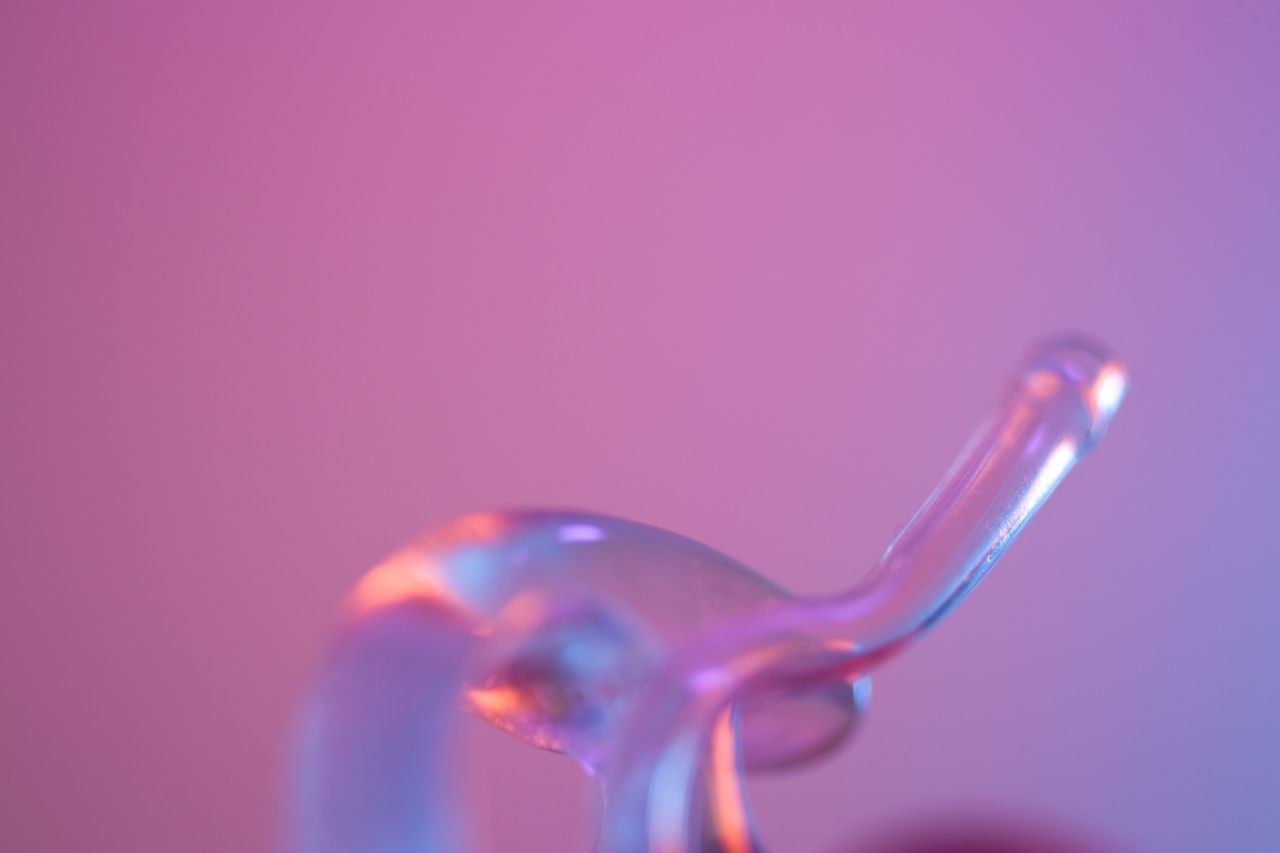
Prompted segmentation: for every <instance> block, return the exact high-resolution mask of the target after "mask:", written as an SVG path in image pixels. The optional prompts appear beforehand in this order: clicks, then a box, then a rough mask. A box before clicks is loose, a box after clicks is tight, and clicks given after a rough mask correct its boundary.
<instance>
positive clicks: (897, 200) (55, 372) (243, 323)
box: [0, 0, 1280, 853]
mask: <svg viewBox="0 0 1280 853" xmlns="http://www.w3.org/2000/svg"><path fill="white" fill-rule="evenodd" d="M1278 34H1280V5H1277V4H1268V3H1260V4H1242V3H1225V4H1222V3H1213V4H1210V3H1204V4H1200V5H1192V6H1187V5H1181V4H1175V3H1156V4H1151V5H1124V6H1119V5H1116V4H1113V3H1102V4H1097V5H1085V4H1082V3H1073V4H1070V5H1069V6H1055V7H1051V6H1049V5H1045V4H1008V5H988V4H976V3H945V4H944V3H937V4H930V5H916V4H893V5H891V6H887V7H871V6H861V5H859V6H856V7H852V8H850V7H848V6H847V5H846V4H826V5H810V4H753V5H750V6H744V5H741V4H715V5H712V4H701V3H699V4H674V5H667V6H659V5H657V4H652V3H645V4H637V5H635V6H634V7H633V8H631V9H629V10H626V11H623V10H619V9H617V8H614V4H607V3H606V4H583V5H578V6H562V5H558V4H555V5H550V4H544V3H535V4H523V3H511V4H507V5H505V6H489V5H485V4H475V3H465V4H463V3H458V4H452V3H450V4H445V3H436V2H394V3H383V2H372V3H351V4H349V5H336V4H330V5H324V6H323V7H321V6H317V5H314V4H303V3H292V4H279V3H264V2H259V0H252V1H251V2H250V0H244V1H243V2H221V3H217V4H213V3H210V4H191V3H170V2H152V3H106V2H103V3H99V2H84V3H78V4H70V3H45V2H32V3H14V2H6V3H5V4H4V6H3V10H2V11H0V110H2V113H0V115H2V116H3V125H2V126H0V127H2V131H0V132H2V134H3V136H2V137H0V181H2V184H0V217H2V218H0V287H2V288H3V303H2V305H0V355H2V358H0V370H2V371H3V374H2V381H3V398H2V399H3V407H2V409H0V429H2V431H3V436H2V437H3V445H2V446H3V448H4V449H3V469H2V470H0V501H2V503H0V536H2V544H3V552H2V553H3V557H4V564H3V565H4V575H3V579H4V590H3V597H2V598H0V667H2V669H0V677H2V682H0V720H2V723H3V725H2V726H0V788H2V790H0V848H3V849H5V850H12V851H86V850H94V851H106V852H107V853H115V851H190V852H191V853H203V851H210V852H211V853H212V851H229V850H268V849H272V848H274V847H275V846H277V845H278V843H279V838H280V812H281V805H280V804H281V790H282V782H281V777H282V768H283V766H284V763H285V756H286V753H287V740H288V731H289V726H290V723H291V717H292V715H293V714H294V712H295V710H296V708H297V702H298V697H299V695H300V691H301V690H302V689H303V687H304V685H305V684H306V683H307V680H308V678H309V677H310V676H311V675H312V673H313V672H314V671H315V667H316V666H317V663H318V661H319V660H320V659H321V656H322V653H323V650H324V648H325V644H326V640H327V638H328V637H329V636H330V632H331V629H332V627H333V625H334V620H335V615H336V612H337V609H338V606H339V603H340V601H341V598H342V596H343V594H344V593H345V591H346V590H347V589H348V588H349V587H350V586H351V584H352V582H353V581H354V580H355V579H356V577H357V576H358V574H359V573H360V572H361V571H362V570H363V569H364V568H366V567H368V566H370V565H371V564H373V563H374V562H375V561H377V560H378V559H380V558H381V557H382V556H383V555H384V554H386V553H387V552H388V551H390V550H391V549H393V548H394V547H396V546H398V545H399V544H401V543H403V542H405V541H407V540H408V539H409V538H410V537H411V536H412V535H414V534H415V533H416V532H417V531H418V530H420V529H422V528H424V527H427V526H431V525H434V524H438V523H440V522H442V521H445V520H447V519H449V518H450V517H452V516H454V515H456V514H459V513H462V512H464V511H467V510H471V509H475V508H483V507H491V506H508V505H568V506H576V507H581V508H586V509H591V510H598V511H602V512H608V513H614V514H619V515H623V516H626V517H631V518H636V519H640V520H644V521H648V522H650V523H653V524H657V525H660V526H663V527H668V528H671V529H673V530H676V531H679V532H681V533H684V534H687V535H690V536H693V537H695V538H698V539H701V540H703V541H705V542H707V543H709V544H711V545H713V546H715V547H718V548H720V549H722V550H725V551H727V552H729V553H731V554H733V555H735V556H737V557H739V558H741V559H743V560H745V561H746V562H748V563H749V564H751V565H753V566H757V567H759V568H760V569H761V570H762V571H764V572H765V573H767V574H769V575H770V576H772V577H773V578H775V579H777V580H779V581H781V582H782V583H784V584H785V585H787V586H789V587H791V588H793V589H795V590H798V591H800V592H804V593H814V592H819V591H831V590H834V589H837V588H839V587H841V586H842V585H845V584H847V583H849V582H850V581H851V580H852V579H854V578H855V577H857V576H858V575H859V574H860V573H861V572H862V571H863V570H864V569H865V568H866V567H868V566H870V564H871V563H872V562H873V561H874V559H875V558H876V557H877V556H878V554H879V552H880V550H881V549H882V548H883V547H884V545H885V544H887V542H888V541H889V539H890V537H891V535H892V532H893V530H894V528H895V527H896V526H897V525H899V524H901V523H903V522H904V521H905V520H906V519H907V518H908V517H909V516H910V514H911V513H912V511H913V510H914V509H915V507H916V506H917V505H918V504H919V502H920V501H921V500H922V499H923V498H924V497H925V495H926V494H927V492H928V491H929V489H930V488H931V487H932V485H933V483H934V482H935V481H936V479H937V478H938V477H939V476H940V475H941V473H942V471H943V470H944V468H945V467H946V465H947V464H948V462H949V461H950V459H951V457H952V455H953V454H954V453H955V452H956V451H957V450H958V449H959V447H960V445H961V443H962V442H963V440H964V439H965V438H966V436H967V435H968V432H969V430H970V429H971V428H972V427H973V426H974V425H975V424H976V422H977V420H978V419H979V417H980V416H981V415H982V414H983V413H984V412H985V410H986V408H987V406H988V404H989V403H990V401H991V399H992V396H993V394H994V392H995V390H996V388H997V386H998V383H999V382H1000V381H1002V379H1003V378H1004V376H1005V375H1006V374H1007V372H1008V370H1009V369H1010V368H1011V366H1012V365H1013V364H1014V363H1015V361H1016V360H1017V359H1018V358H1019V356H1020V354H1021V353H1022V351H1023V349H1024V347H1025V346H1026V345H1027V344H1028V343H1029V342H1030V341H1031V340H1032V339H1034V338H1036V337H1038V336H1040V335H1042V334H1044V333H1046V332H1051V331H1054V330H1058V329H1063V328H1074V329H1081V330H1086V331H1089V332H1092V333H1095V334H1097V335H1098V336H1100V337H1102V338H1103V339H1105V340H1107V341H1109V342H1110V343H1111V344H1112V345H1113V346H1114V347H1115V348H1116V350H1117V351H1118V352H1119V353H1120V354H1121V355H1122V356H1124V357H1125V359H1126V360H1127V361H1128V363H1129V366H1130V368H1131V370H1132V374H1133V386H1132V390H1131V395H1130V398H1129V401H1128V402H1127V404H1126V408H1125V410H1124V411H1123V412H1122V413H1121V415H1120V417H1119V419H1118V421H1117V423H1116V424H1115V427H1114V429H1113V430H1112V433H1111V435H1110V436H1109V437H1108V439H1107V441H1106V442H1105V443H1104V445H1103V446H1102V447H1101V448H1100V450H1099V451H1098V452H1097V453H1096V454H1095V455H1094V456H1093V457H1091V458H1090V459H1089V460H1087V462H1086V463H1085V464H1084V465H1083V466H1082V467H1081V468H1080V469H1079V470H1078V471H1077V473H1076V474H1074V475H1073V476H1072V477H1070V478H1069V479H1068V481H1067V483H1066V485H1065V486H1064V487H1063V489H1062V490H1061V491H1060V492H1059V494H1058V495H1057V496H1056V497H1055V498H1054V499H1053V500H1052V501H1051V502H1050V504H1049V506H1048V508H1047V510H1046V511H1045V512H1044V514H1043V515H1042V516H1041V517H1040V518H1039V519H1037V520H1036V522H1035V523H1034V524H1032V525H1031V527H1030V528H1029V530H1028V532H1027V534H1026V536H1025V537H1024V539H1023V541H1022V542H1020V543H1019V544H1018V545H1017V546H1016V547H1014V549H1013V550H1012V552H1011V553H1010V554H1009V556H1008V557H1007V558H1006V560H1005V562H1004V563H1002V564H1001V566H1000V567H999V569H998V570H997V571H996V572H994V573H993V575H992V577H991V578H990V579H989V580H988V581H987V583H986V584H984V585H983V587H982V589H981V590H980V591H979V592H978V593H977V594H976V595H975V596H974V597H973V598H972V599H971V600H970V601H969V602H967V603H966V604H965V606H964V607H962V608H961V609H960V610H959V611H958V612H957V613H956V614H955V616H954V617H953V618H952V619H951V620H949V621H948V622H947V623H946V624H945V625H944V626H943V627H942V628H941V629H940V630H939V631H937V632H936V633H935V634H934V635H932V636H931V637H929V638H928V640H927V641H926V642H924V643H922V644H921V645H920V646H918V647H916V648H915V649H913V650H912V651H911V652H910V653H909V654H907V655H905V656H904V657H902V658H901V659H900V660H899V661H897V662H895V663H893V664H892V665H891V666H890V667H888V668H887V669H886V670H885V671H884V672H883V674H882V676H881V677H880V679H879V682H878V684H877V696H876V701H875V702H874V703H873V713H872V717H871V720H870V724H869V726H868V728H867V729H866V730H865V731H864V732H863V735H862V737H861V740H860V742H858V743H856V744H855V745H854V746H852V747H851V748H850V749H849V750H848V751H846V752H844V753H842V754H841V755H840V756H838V757H837V758H836V759H835V760H831V761H828V762H826V763H823V764H821V765H819V766H817V767H814V768H813V769H811V770H807V771H805V772H801V773H793V774H788V775H785V776H780V777H777V778H767V779H762V780H760V781H759V782H758V783H757V784H754V785H753V792H754V796H755V802H756V804H757V807H758V809H759V812H760V816H761V821H762V825H763V828H764V832H765V835H766V838H767V839H768V840H770V841H772V842H773V845H774V847H775V849H778V850H780V851H827V850H830V849H832V848H833V847H838V846H839V845H841V844H843V843H844V842H845V841H846V840H847V839H851V838H856V837H866V836H868V835H874V834H875V833H877V832H880V831H881V830H883V829H884V828H885V827H889V828H892V827H894V826H901V825H904V824H913V823H918V822H920V821H926V822H927V821H928V820H931V819H933V818H932V817H931V816H935V815H943V816H946V815H951V816H954V815H975V816H985V817H990V816H995V817H996V818H997V819H1001V818H1002V817H1003V816H1013V817H1015V818H1017V819H1019V820H1023V819H1026V820H1031V821H1033V822H1034V821H1040V820H1049V821H1051V822H1056V823H1062V824H1065V825H1067V826H1071V827H1075V828H1078V829H1081V830H1084V831H1086V832H1088V833H1093V834H1095V835H1096V836H1098V837H1101V838H1105V839H1109V840H1111V841H1113V842H1116V843H1118V844H1120V845H1128V846H1131V847H1134V848H1136V849H1139V850H1147V851H1207V850H1214V851H1218V850H1223V851H1227V850H1230V851H1236V850H1243V851H1260V850H1274V849H1277V845H1280V808H1278V807H1277V803H1278V802H1280V735H1277V733H1276V731H1275V727H1276V725H1277V721H1278V720H1280V675H1278V674H1277V663H1276V652H1277V650H1278V649H1280V624H1278V622H1277V619H1276V616H1275V612H1276V608H1275V601H1276V598H1277V596H1278V595H1280V577H1278V573H1277V562H1278V559H1280V548H1278V546H1277V537H1276V535H1275V534H1276V528H1277V520H1276V516H1277V512H1276V509H1277V499H1276V497H1275V483H1276V482H1277V478H1280V465H1278V464H1277V463H1278V459H1280V453H1278V452H1277V449H1276V440H1277V439H1276V436H1277V433H1278V432H1280V407H1278V404H1277V396H1278V392H1280V388H1278V386H1280V383H1278V382H1277V376H1276V374H1277V367H1280V320H1278V319H1277V313H1278V312H1280V290H1278V287H1280V153H1278V152H1280V50H1277V38H1278ZM467 737H468V739H469V742H470V744H471V745H472V746H473V747H474V748H475V749H476V750H477V752H476V753H475V754H476V755H477V756H478V757H477V758H476V764H475V765H474V767H473V769H472V771H471V773H470V776H469V777H468V778H467V779H465V780H462V782H461V783H460V784H462V785H463V786H464V788H465V790H466V791H467V792H468V796H470V797H471V798H472V799H473V800H474V804H473V806H472V810H473V811H474V812H475V814H476V815H477V823H478V824H479V830H478V836H479V843H480V844H481V849H483V850H486V851H489V850H492V851H498V850H535V849H536V850H557V851H559V850H564V851H573V850H585V849H586V847H587V845H588V843H589V839H590V838H591V833H592V829H591V825H590V822H591V817H590V811H591V806H590V803H589V800H588V798H587V792H588V791H589V788H588V786H587V784H586V783H585V782H583V781H581V780H580V779H578V778H577V771H576V770H575V768H574V767H573V766H571V765H570V764H569V763H568V762H567V761H566V760H564V759H561V758H559V757H557V756H551V755H547V754H540V753H536V752H533V751H530V750H527V749H526V748H524V747H521V746H518V745H515V744H512V743H508V741H507V740H506V739H505V738H503V737H502V736H500V735H497V734H494V733H491V732H488V731H487V730H482V729H479V728H478V727H476V726H471V727H469V728H468V729H467Z"/></svg>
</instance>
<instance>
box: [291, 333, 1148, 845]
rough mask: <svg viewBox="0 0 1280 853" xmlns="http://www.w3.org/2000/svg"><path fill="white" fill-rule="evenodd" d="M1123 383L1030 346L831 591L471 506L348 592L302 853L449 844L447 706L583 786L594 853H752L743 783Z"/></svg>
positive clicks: (983, 559) (849, 717)
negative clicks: (599, 795) (958, 444)
mask: <svg viewBox="0 0 1280 853" xmlns="http://www.w3.org/2000/svg"><path fill="white" fill-rule="evenodd" d="M1125 386H1126V375H1125V371H1124V369H1123V367H1121V366H1120V364H1119V363H1118V362H1116V361H1115V360H1113V359H1112V358H1110V357H1109V356H1108V355H1107V354H1106V353H1105V351H1104V350H1102V349H1101V348H1100V347H1099V346H1097V345H1096V344H1094V343H1091V342H1088V341H1085V340H1081V339H1062V340H1057V341H1053V342H1050V343H1048V344H1046V345H1044V346H1042V347H1039V348H1038V349H1036V350H1035V351H1034V352H1033V353H1032V355H1031V357H1030V358H1029V359H1028V361H1027V362H1026V363H1025V364H1024V366H1023V367H1022V368H1021V370H1020V371H1018V373H1017V374H1016V375H1015V376H1014V377H1013V379H1012V380H1011V381H1010V383H1009V384H1008V386H1007V387H1006V389H1005V390H1004V393H1003V394H1002V395H1001V397H1000V399H999V402H998V404H997V405H996V407H995V409H994V411H993V412H992V414H991V415H990V417H989V418H988V420H987V421H986V422H985V423H984V424H983V425H982V426H981V427H980V428H979V429H978V431H977V433H976V434H975V435H974V437H973V438H972V439H971V440H970V442H969V444H968V445H967V446H966V447H965V449H964V450H963V451H962V452H961V454H960V456H959V458H958V459H957V460H956V462H955V463H954V464H953V466H952V468H951V470H950V471H949V472H947V474H946V476H945V477H944V478H943V480H942V482H941V483H940V484H939V485H938V487H937V488H936V489H935V490H934V492H933V494H932V495H931V496H930V497H929V498H928V500H926V501H925V503H924V505H923V506H922V507H921V508H920V510H919V511H918V512H917V513H916V515H915V516H914V517H913V518H912V519H911V521H910V522H909V523H908V524H907V525H906V526H905V527H904V528H903V529H902V531H901V532H900V533H899V534H898V536H897V538H896V539H894V541H893V542H892V543H891V544H890V545H889V547H888V549H887V550H886V552H885V554H884V556H883V557H882V558H881V559H880V561H879V562H878V563H877V564H876V565H875V566H874V567H873V568H872V570H871V571H870V572H869V573H868V574H867V575H866V577H865V578H863V579H862V580H860V581H859V582H858V583H856V584H855V585H853V586H852V587H851V588H850V589H849V590H848V591H846V592H843V593H839V594H836V595H832V596H830V597H827V598H815V599H804V598H797V597H795V596H793V595H791V594H789V593H788V592H787V591H786V590H784V589H782V588H781V587H779V586H778V585H776V584H774V583H773V582H771V581H769V580H767V579H765V578H763V577H762V576H760V575H759V574H757V573H755V572H754V571H752V570H751V569H749V568H747V567H745V566H743V565H741V564H740V563H737V562H735V561H734V560H732V559H730V558H729V557H726V556H724V555H723V554H720V553H718V552H716V551H714V550H712V549H710V548H708V547H706V546H704V545H701V544H699V543H697V542H695V541H693V540H690V539H686V538H684V537H682V536H678V535H676V534H674V533H669V532H666V531H663V530H659V529H657V528H654V527H649V526H647V525H643V524H638V523H635V522H630V521H623V520H621V519H616V518H608V517H604V516H597V515H590V514H584V513H576V512H560V511H532V512H505V513H485V514H478V515H472V516H468V517H466V518H463V519H460V520H458V521H456V522H454V523H452V524H450V525H447V526H445V527H443V528H441V529H439V530H437V531H435V532H433V533H430V534H428V535H427V536H425V537H423V538H422V539H420V540H419V541H418V542H416V543H415V544H413V545H411V546H409V547H408V548H405V549H404V550H402V551H400V552H398V553H397V554H395V555H393V556H392V557H391V558H390V559H388V560H387V561H386V562H384V563H383V564H381V565H379V566H377V567H375V568H374V569H372V570H371V571H369V572H368V573H367V574H366V575H365V576H364V578H363V579H362V580H361V581H360V582H359V584H358V585H357V586H356V589H355V590H354V592H353V593H352V596H351V600H350V605H349V611H348V615H347V621H346V625H345V627H344V630H343V632H342V635H341V637H340V639H339V641H338V643H337V645H336V648H335V649H334V652H333V654H332V656H331V658H330V659H329V661H328V663H327V665H326V668H325V670H324V672H323V674H322V676H321V678H320V680H319V683H318V684H317V686H316V689H315V691H314V694H313V696H312V697H311V700H310V702H309V704H308V707H307V709H306V714H305V719H304V722H303V725H302V732H301V737H300V746H301V749H300V752H299V760H298V766H297V768H296V773H295V812H294V846H295V848H296V849H297V850H300V851H306V853H338V851H343V853H347V851H353V852H354V851H362V852H363V853H370V852H371V851H374V852H376V853H409V851H460V850H464V849H466V848H465V827H464V826H462V825H461V824H462V823H463V821H461V820H459V814H458V809H459V805H458V803H457V802H456V800H455V798H454V789H455V787H456V785H455V784H454V778H455V775H456V767H457V764H456V763H455V762H456V761H457V760H458V759H459V756H456V755H454V754H453V751H454V750H453V747H454V739H455V737H454V725H455V723H456V713H457V710H458V709H463V710H465V711H468V712H470V713H472V714H474V715H476V716H478V717H480V718H482V719H484V720H485V721H487V722H489V723H491V724H493V725H494V726H497V727H498V728H500V729H502V730H504V731H506V732H508V733H510V734H511V735H513V736H515V737H516V738H519V739H520V740H522V741H524V742H525V743H528V744H530V745H533V746H536V747H540V748H543V749H550V750H555V751H558V752H562V753H565V754H566V755H569V756H571V757H572V758H574V759H575V760H576V761H577V762H578V763H579V764H580V765H581V766H582V768H583V769H584V770H585V771H586V772H587V773H589V774H591V775H592V776H593V777H595V778H596V779H597V780H598V781H599V783H600V785H601V786H602V788H603V790H604V792H605V794H606V796H605V812H604V821H603V826H602V829H601V835H600V839H599V844H598V847H599V849H601V850H602V851H608V853H641V851H663V853H693V851H707V850H722V851H730V853H741V851H753V850H759V849H760V843H759V841H758V839H757V837H756V833H755V831H754V829H753V827H752V823H751V819H750V811H749V808H748V805H747V803H746V801H745V799H744V795H743V792H744V786H743V784H742V778H741V777H742V774H743V773H744V772H746V771H748V770H751V769H753V768H762V767H785V766H788V765H792V764H797V763H800V762H804V761H806V760H809V759H811V758H813V757H815V756H817V755H820V754H823V753H825V752H827V751H829V750H831V749H832V748H833V747H835V746H836V745H838V744H839V743H840V742H841V741H842V740H844V739H845V738H846V736H847V735H848V734H849V733H850V732H852V731H853V730H854V728H855V726H856V724H857V722H858V718H859V715H860V713H861V712H862V711H863V709H864V708H865V707H866V703H867V701H868V700H869V698H870V682H869V673H870V671H871V670H872V669H874V668H875V667H876V666H877V665H878V664H879V663H881V662H882V661H883V660H885V659H886V658H888V657H889V656H890V655H892V654H895V653H896V652H898V651H899V650H901V649H902V648H903V647H904V646H906V645H907V643H908V641H909V640H912V639H914V638H915V637H918V636H919V635H921V634H922V633H924V632H925V631H926V630H927V629H928V628H930V627H931V626H933V625H934V624H936V623H937V622H938V620H940V619H941V618H942V617H943V616H945V615H946V614H947V613H948V612H949V611H950V609H951V608H952V607H954V606H955V605H956V604H958V603H959V602H960V601H961V600H962V599H963V598H964V596H965V595H966V594H967V593H968V592H969V590H971V589H972V588H973V587H974V585H976V584H977V583H978V581H980V580H981V579H982V578H983V577H984V576H985V575H986V573H987V571H989V570H990V568H991V567H992V565H994V564H995V562H996V561H997V560H998V559H999V558H1000V556H1001V555H1002V554H1003V553H1004V551H1005V549H1006V548H1008V546H1009V545H1010V544H1011V543H1012V542H1013V540H1014V539H1015V538H1016V537H1017V535H1018V533H1019V532H1020V531H1021V529H1022V527H1023V525H1024V524H1026V522H1027V521H1028V520H1029V519H1030V518H1031V516H1032V515H1034V514H1035V512H1036V511H1037V510H1038V509H1039V508H1040V506H1041V505H1042V504H1043V503H1044V501H1045V499H1046V498H1047V497H1048V496H1049V494H1050V493H1051V492H1052V491H1053V490H1054V488H1055V487H1056V486H1057V485H1058V483H1059V482H1060V481H1061V480H1062V478H1063V477H1064V476H1065V475H1066V473H1067V472H1068V471H1069V470H1070V469H1071V467H1072V466H1073V465H1074V464H1075V463H1076V461H1078V460H1079V459H1080V458H1081V457H1082V456H1083V455H1084V454H1085V453H1086V452H1088V450H1089V449H1090V448H1092V447H1093V446H1094V445H1095V444H1096V443H1097V442H1098V441H1099V440H1100V439H1101V438H1102V436H1103V434H1104V433H1105V432H1106V430H1107V426H1108V424H1109V422H1110V420H1111V418H1112V416H1113V415H1114V414H1115V411H1116V409H1117V408H1118V406H1119V405H1120V402H1121V399H1122V398H1123V396H1124V392H1125Z"/></svg>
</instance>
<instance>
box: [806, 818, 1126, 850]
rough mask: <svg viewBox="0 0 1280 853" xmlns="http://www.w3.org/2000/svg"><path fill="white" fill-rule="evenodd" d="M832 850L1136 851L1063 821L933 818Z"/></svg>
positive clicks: (890, 829)
mask: <svg viewBox="0 0 1280 853" xmlns="http://www.w3.org/2000/svg"><path fill="white" fill-rule="evenodd" d="M829 853H1134V851H1133V850H1132V849H1131V848H1128V847H1119V846H1117V845H1115V844H1112V843H1104V842H1103V841H1101V840H1099V839H1097V838H1094V837H1092V836H1090V835H1089V834H1087V833H1084V832H1081V831H1080V830H1078V829H1074V828H1066V827H1063V826H1061V825H1057V824H1053V823H1049V822H1045V821H1033V820H1028V819H1020V818H1000V817H994V816H984V817H980V818H972V817H969V818H953V817H940V818H930V819H926V820H924V821H922V822H919V823H917V824H915V825H913V826H911V827H910V828H904V827H896V828H888V829H885V830H881V831H879V832H877V833H876V834H874V835H873V836H871V838H870V839H861V840H856V841H855V840H851V841H849V842H847V843H845V844H843V845H839V846H837V847H835V848H833V849H832V850H830V851H829Z"/></svg>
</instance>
